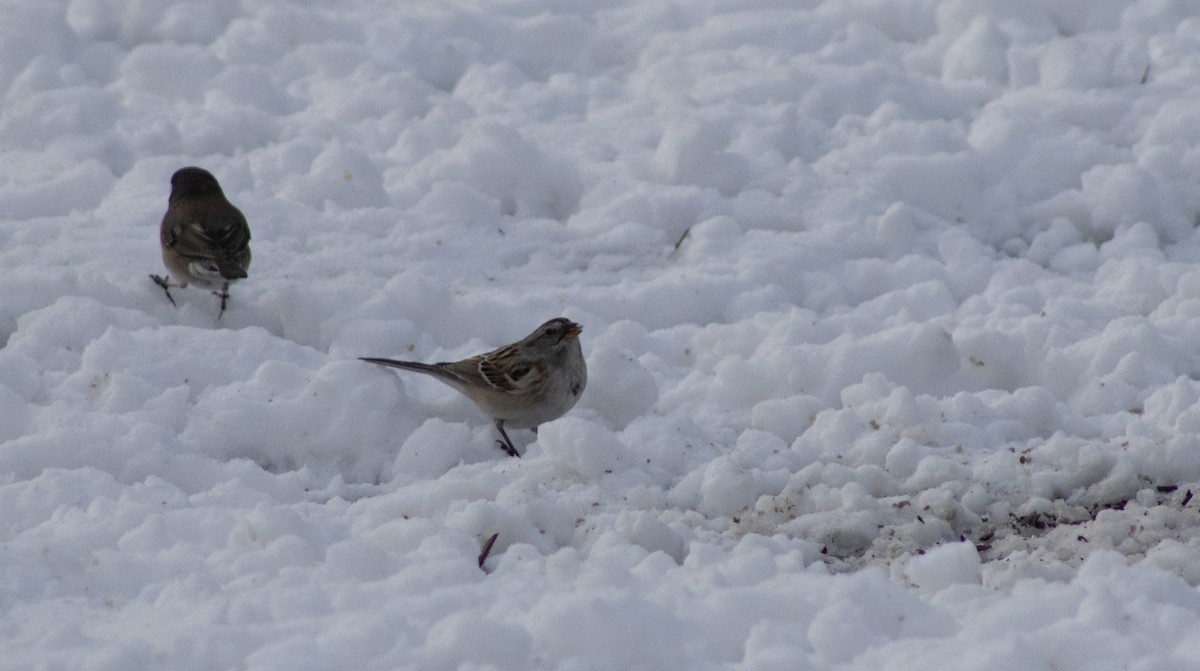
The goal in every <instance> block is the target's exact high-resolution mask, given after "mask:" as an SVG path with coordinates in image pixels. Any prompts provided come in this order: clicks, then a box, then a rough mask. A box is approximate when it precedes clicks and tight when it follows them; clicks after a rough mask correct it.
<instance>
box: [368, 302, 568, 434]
mask: <svg viewBox="0 0 1200 671" xmlns="http://www.w3.org/2000/svg"><path fill="white" fill-rule="evenodd" d="M582 330H583V327H582V326H580V325H579V324H576V323H575V322H573V321H571V320H569V319H564V318H562V317H555V318H554V319H551V320H550V321H548V322H546V323H544V324H542V325H541V326H539V327H537V328H536V329H534V331H533V333H530V334H529V335H527V336H525V337H524V338H522V339H521V340H518V341H517V342H515V343H512V344H511V345H505V346H504V347H501V348H499V349H495V350H492V351H491V352H487V353H485V354H480V355H478V356H473V357H471V358H469V359H463V360H461V361H445V362H442V363H435V364H428V363H421V362H419V361H396V360H395V359H377V358H374V357H361V358H362V360H363V361H368V362H370V363H377V364H380V365H382V366H391V367H393V368H403V369H406V370H415V371H417V372H418V373H425V374H426V375H430V376H432V377H435V378H437V379H439V380H441V381H442V382H444V383H446V384H448V385H450V386H451V387H454V388H455V389H457V390H458V391H459V392H461V393H462V394H463V395H464V396H466V397H467V398H469V399H471V400H472V401H474V402H475V405H477V406H479V409H480V410H482V411H484V412H486V413H487V414H488V416H490V417H491V418H492V419H493V420H495V422H496V430H497V431H499V432H500V436H501V437H503V438H504V440H503V441H498V442H500V447H501V448H502V449H503V450H504V451H505V452H507V453H509V454H510V455H512V456H514V457H519V456H521V455H520V454H519V453H518V452H517V448H515V447H513V444H512V440H510V439H509V437H508V433H506V432H505V431H504V425H505V424H507V425H509V426H511V427H513V428H516V429H533V431H534V432H535V433H536V432H537V427H538V425H539V424H544V423H546V422H550V421H553V420H556V419H558V418H559V417H562V416H563V415H565V414H567V411H568V410H570V409H571V408H573V407H574V406H575V403H576V402H577V401H579V395H580V394H582V393H583V388H584V387H585V386H587V363H586V362H585V361H584V359H583V350H582V349H580V347H579V332H580V331H582Z"/></svg>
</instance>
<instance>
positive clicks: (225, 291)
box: [213, 282, 229, 319]
mask: <svg viewBox="0 0 1200 671" xmlns="http://www.w3.org/2000/svg"><path fill="white" fill-rule="evenodd" d="M213 295H214V296H220V297H221V311H220V312H218V313H217V319H220V318H221V316H222V315H224V314H225V303H227V302H228V301H229V282H226V283H225V284H222V285H221V290H220V291H214V292H213Z"/></svg>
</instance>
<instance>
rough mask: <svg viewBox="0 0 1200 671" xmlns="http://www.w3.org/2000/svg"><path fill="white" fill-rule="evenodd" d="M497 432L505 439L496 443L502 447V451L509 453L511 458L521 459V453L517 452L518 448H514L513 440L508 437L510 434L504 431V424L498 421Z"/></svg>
mask: <svg viewBox="0 0 1200 671" xmlns="http://www.w3.org/2000/svg"><path fill="white" fill-rule="evenodd" d="M496 430H497V431H499V432H500V437H501V438H503V439H504V440H497V441H496V444H497V445H499V446H500V449H502V450H504V451H505V453H507V454H508V456H510V457H517V458H520V457H521V453H520V452H518V451H517V448H515V447H513V444H512V440H511V439H510V438H509V437H508V433H507V432H506V431H505V430H504V423H503V422H500V421H497V422H496Z"/></svg>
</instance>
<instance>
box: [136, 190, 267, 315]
mask: <svg viewBox="0 0 1200 671" xmlns="http://www.w3.org/2000/svg"><path fill="white" fill-rule="evenodd" d="M159 241H160V243H161V244H162V255H163V264H164V265H166V266H167V270H168V271H169V272H170V274H171V277H173V278H174V279H175V281H174V282H172V281H171V279H170V278H169V277H167V276H166V275H154V274H151V275H150V279H152V280H154V282H155V284H157V285H158V286H160V287H162V289H163V291H164V292H166V294H167V300H169V301H171V305H175V298H174V297H173V296H171V289H173V288H179V289H182V288H184V287H186V286H187V285H188V282H196V283H198V284H201V285H204V286H215V285H216V284H218V283H220V285H221V290H220V291H214V292H213V294H215V295H217V296H220V297H221V312H220V314H219V315H218V318H220V315H223V314H225V304H226V302H227V301H228V300H229V283H230V282H232V281H234V280H237V279H241V278H243V277H246V269H247V268H249V267H250V226H249V225H248V224H247V223H246V217H245V216H244V215H243V214H242V211H241V210H239V209H237V208H236V207H234V205H233V203H230V202H229V201H228V200H227V199H226V198H225V193H224V192H223V191H221V185H220V184H218V183H217V178H216V177H213V175H212V173H211V172H209V171H207V170H205V169H203V168H197V167H187V168H180V169H179V170H176V171H175V174H174V175H171V196H170V198H168V199H167V213H166V214H165V215H163V220H162V225H161V226H160V227H159Z"/></svg>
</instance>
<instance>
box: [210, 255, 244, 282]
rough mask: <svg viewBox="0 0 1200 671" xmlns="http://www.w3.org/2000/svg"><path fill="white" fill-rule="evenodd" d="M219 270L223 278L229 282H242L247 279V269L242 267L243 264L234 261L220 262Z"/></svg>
mask: <svg viewBox="0 0 1200 671" xmlns="http://www.w3.org/2000/svg"><path fill="white" fill-rule="evenodd" d="M217 270H218V271H219V272H220V273H221V277H223V278H225V279H227V280H240V279H242V278H243V277H246V269H245V268H243V267H242V264H240V263H238V262H237V261H234V260H232V259H220V260H218V261H217Z"/></svg>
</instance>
